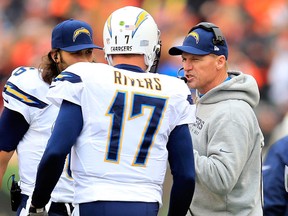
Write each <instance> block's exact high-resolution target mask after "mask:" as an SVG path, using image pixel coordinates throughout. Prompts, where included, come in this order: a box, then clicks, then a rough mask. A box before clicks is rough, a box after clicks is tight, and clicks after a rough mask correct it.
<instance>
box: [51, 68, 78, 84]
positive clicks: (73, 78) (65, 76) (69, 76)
mask: <svg viewBox="0 0 288 216" xmlns="http://www.w3.org/2000/svg"><path fill="white" fill-rule="evenodd" d="M53 81H54V82H56V81H68V82H71V83H80V82H82V79H81V77H80V76H78V75H76V74H74V73H71V72H68V71H64V72H62V73H60V74H59V75H58V76H57V77H56V78H55V79H54V80H53Z"/></svg>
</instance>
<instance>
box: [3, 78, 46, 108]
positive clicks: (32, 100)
mask: <svg viewBox="0 0 288 216" xmlns="http://www.w3.org/2000/svg"><path fill="white" fill-rule="evenodd" d="M4 93H5V94H7V95H9V96H11V97H13V98H15V99H16V100H19V101H21V102H22V103H24V104H26V105H28V106H32V107H37V108H39V109H43V108H45V107H46V106H48V104H46V103H45V102H43V101H41V100H39V99H37V98H36V97H34V96H32V95H30V94H28V93H26V92H24V91H22V90H21V89H19V88H18V87H17V86H16V85H14V84H13V83H11V82H7V83H6V85H5V86H4Z"/></svg>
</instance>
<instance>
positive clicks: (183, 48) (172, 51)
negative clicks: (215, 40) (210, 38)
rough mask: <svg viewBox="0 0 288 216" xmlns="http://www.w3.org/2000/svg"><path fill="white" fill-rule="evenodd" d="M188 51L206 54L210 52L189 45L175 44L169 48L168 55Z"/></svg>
mask: <svg viewBox="0 0 288 216" xmlns="http://www.w3.org/2000/svg"><path fill="white" fill-rule="evenodd" d="M183 52H185V53H189V54H195V55H208V54H210V52H205V51H203V50H199V49H196V48H194V47H191V46H176V47H172V48H171V49H170V50H169V54H170V55H182V53H183Z"/></svg>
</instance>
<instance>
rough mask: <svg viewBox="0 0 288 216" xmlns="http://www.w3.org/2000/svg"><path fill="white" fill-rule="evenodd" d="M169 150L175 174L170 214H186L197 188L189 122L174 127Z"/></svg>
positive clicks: (169, 159)
mask: <svg viewBox="0 0 288 216" xmlns="http://www.w3.org/2000/svg"><path fill="white" fill-rule="evenodd" d="M167 150H168V161H169V164H170V168H171V173H172V175H173V185H172V189H171V194H170V205H169V212H168V216H172V215H173V216H174V215H175V216H177V215H186V213H187V209H188V208H189V206H190V203H191V201H192V197H193V194H194V189H195V166H194V154H193V145H192V139H191V135H190V132H189V128H188V125H187V124H185V125H179V126H177V127H175V128H174V130H173V131H172V132H171V134H170V135H169V141H168V143H167ZM185 209H186V211H185Z"/></svg>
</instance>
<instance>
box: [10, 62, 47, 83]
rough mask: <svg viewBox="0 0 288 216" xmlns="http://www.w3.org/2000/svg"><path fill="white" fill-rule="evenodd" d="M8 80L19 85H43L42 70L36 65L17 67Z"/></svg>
mask: <svg viewBox="0 0 288 216" xmlns="http://www.w3.org/2000/svg"><path fill="white" fill-rule="evenodd" d="M7 82H11V83H13V84H14V85H17V86H18V87H20V86H22V87H25V88H35V87H38V85H43V82H44V81H43V79H42V77H41V73H40V71H39V70H38V69H37V68H35V67H24V66H21V67H17V68H15V69H14V70H13V71H12V73H11V76H10V77H9V78H8V81H7Z"/></svg>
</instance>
